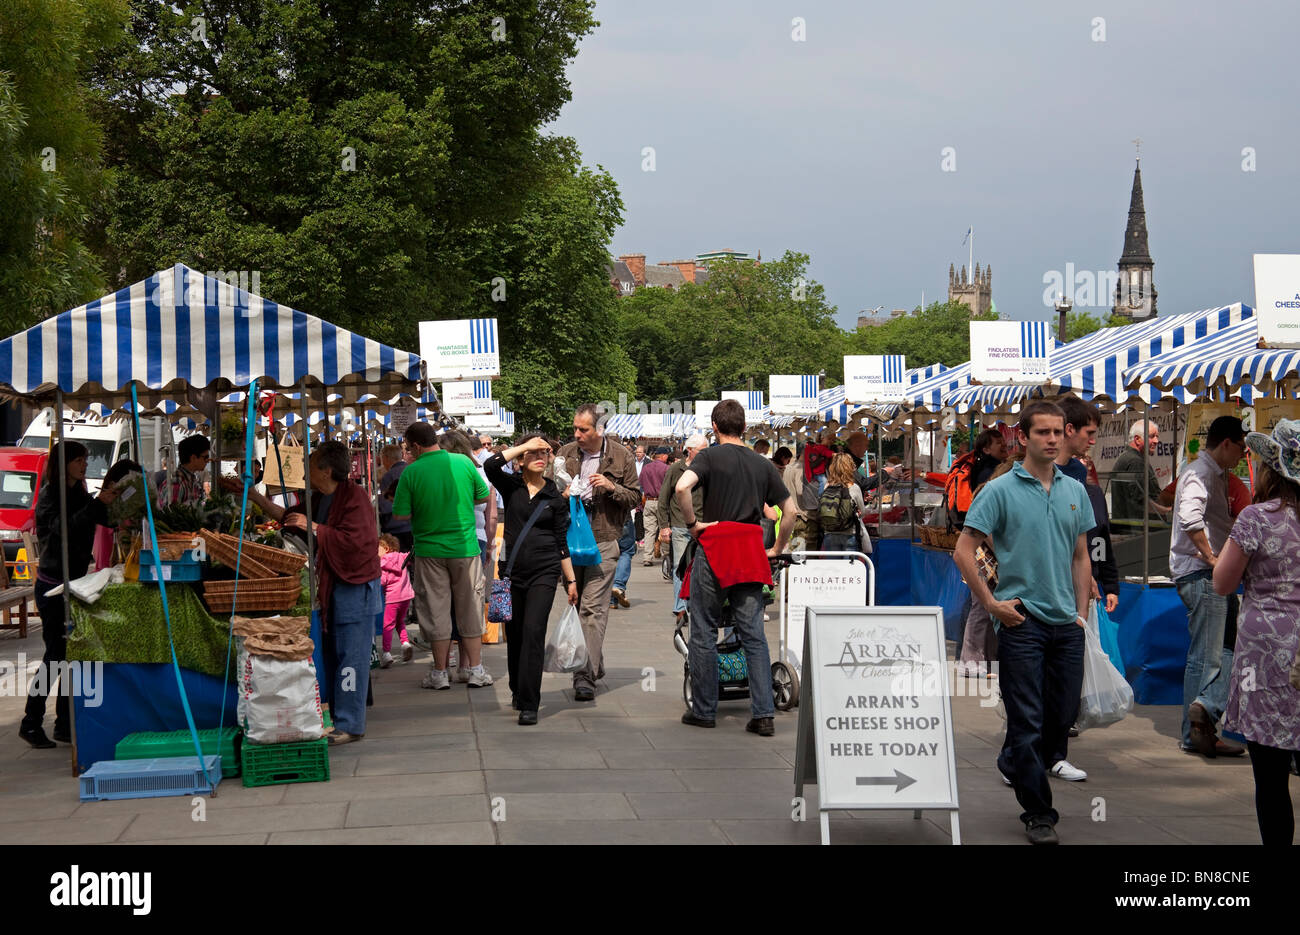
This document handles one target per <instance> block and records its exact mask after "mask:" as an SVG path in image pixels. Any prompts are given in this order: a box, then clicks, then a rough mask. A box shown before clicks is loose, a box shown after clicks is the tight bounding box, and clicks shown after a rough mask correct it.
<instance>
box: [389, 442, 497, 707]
mask: <svg viewBox="0 0 1300 935" xmlns="http://www.w3.org/2000/svg"><path fill="white" fill-rule="evenodd" d="M405 438H406V446H407V449H408V450H412V453H413V454H415V456H416V457H415V461H414V462H412V463H411V464H410V465H408V466H407V468H406V470H404V471H403V472H402V476H401V479H400V480H399V481H398V482H397V492H396V493H395V494H394V495H393V518H394V519H397V520H402V519H405V518H407V517H410V520H411V536H412V539H413V540H414V543H415V545H414V548H413V550H412V551H413V552H414V553H415V554H414V555H413V557H412V560H411V581H412V583H413V584H414V585H415V602H416V603H415V606H416V618H417V619H418V620H419V622H420V628H421V630H423V631H425V634H426V636H428V637H429V640H430V642H431V643H433V661H432V662H430V663H429V671H428V673H427V674H426V675H425V676H424V680H423V681H422V682H421V683H420V686H421V687H422V688H432V689H435V690H442V689H447V688H451V678H450V676H449V675H448V674H447V656H448V654H449V653H450V650H451V622H452V611H453V609H454V610H455V614H456V626H457V629H458V630H459V631H460V641H461V646H462V647H463V649H464V656H463V657H462V659H461V663H460V664H461V666H462V667H463V668H464V669H465V670H466V671H465V674H466V675H467V678H466V679H465V681H467V682H469V684H470V686H471V687H473V688H478V687H481V686H484V685H491V684H492V676H490V675H488V674H487V672H486V671H484V669H483V665H482V662H481V659H480V651H481V649H482V646H483V606H482V604H481V603H480V598H479V594H481V593H482V588H481V586H480V579H481V578H482V575H483V567H482V564H481V560H480V553H479V544H478V533H477V529H476V523H475V521H474V506H475V504H478V503H483V502H484V501H486V500H487V498H488V496H489V495H490V493H491V492H490V491H489V490H488V486H487V484H486V483H485V482H484V481H483V478H482V475H480V474H479V471H478V465H476V464H475V463H474V461H473V460H472V459H471V458H467V457H465V456H464V455H460V454H453V453H452V452H449V451H443V450H442V449H441V448H440V447H439V446H438V435H437V433H436V432H435V431H434V429H433V426H431V425H429V424H428V423H427V422H417V423H415V424H414V425H412V426H411V427H410V428H408V429H407V430H406V435H405Z"/></svg>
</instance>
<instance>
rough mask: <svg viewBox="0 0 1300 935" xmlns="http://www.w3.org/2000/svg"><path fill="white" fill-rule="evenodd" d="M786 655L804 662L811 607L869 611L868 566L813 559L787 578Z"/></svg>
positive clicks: (853, 562)
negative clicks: (805, 626) (853, 608)
mask: <svg viewBox="0 0 1300 935" xmlns="http://www.w3.org/2000/svg"><path fill="white" fill-rule="evenodd" d="M784 584H785V601H786V606H785V608H784V610H785V619H786V637H785V645H786V655H787V656H789V657H790V662H792V663H793V664H794V665H796V666H798V665H801V664H802V661H803V643H804V640H803V631H804V616H805V614H804V611H805V610H806V609H807V608H809V607H866V606H867V566H866V565H864V564H862V562H855V561H846V560H845V559H843V558H823V559H816V558H810V559H808V560H807V561H804V562H801V563H799V564H795V565H791V566H790V568H789V571H788V572H787V573H786V577H785V582H784Z"/></svg>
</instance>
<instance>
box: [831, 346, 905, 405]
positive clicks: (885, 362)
mask: <svg viewBox="0 0 1300 935" xmlns="http://www.w3.org/2000/svg"><path fill="white" fill-rule="evenodd" d="M906 374H907V364H906V358H905V357H904V355H902V354H857V355H854V356H850V357H845V358H844V395H845V398H846V399H847V401H848V402H850V403H855V404H866V403H899V402H902V401H903V400H904V399H906V398H907V376H906Z"/></svg>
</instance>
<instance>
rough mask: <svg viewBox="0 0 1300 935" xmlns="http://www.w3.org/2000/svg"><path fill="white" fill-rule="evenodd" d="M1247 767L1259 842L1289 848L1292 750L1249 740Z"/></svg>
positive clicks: (1291, 834)
mask: <svg viewBox="0 0 1300 935" xmlns="http://www.w3.org/2000/svg"><path fill="white" fill-rule="evenodd" d="M1246 746H1247V747H1248V748H1249V749H1250V768H1251V770H1252V771H1253V772H1254V774H1255V817H1256V818H1257V819H1258V820H1259V837H1260V841H1261V843H1263V844H1280V845H1283V846H1286V847H1290V846H1291V844H1292V842H1293V840H1294V838H1295V812H1294V811H1293V810H1292V807H1291V760H1292V758H1293V757H1294V756H1296V753H1295V752H1294V751H1292V750H1279V749H1278V748H1277V747H1266V746H1264V745H1263V744H1259V743H1255V742H1254V741H1253V740H1252V741H1249V742H1248V743H1247V744H1246Z"/></svg>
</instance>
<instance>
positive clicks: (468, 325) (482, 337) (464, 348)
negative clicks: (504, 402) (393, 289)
mask: <svg viewBox="0 0 1300 935" xmlns="http://www.w3.org/2000/svg"><path fill="white" fill-rule="evenodd" d="M420 356H421V357H423V358H424V360H425V363H426V365H427V366H428V378H429V379H430V380H489V379H492V378H494V377H499V376H501V352H500V346H499V345H498V343H497V320H496V319H495V318H466V319H461V320H459V321H422V322H420Z"/></svg>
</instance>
